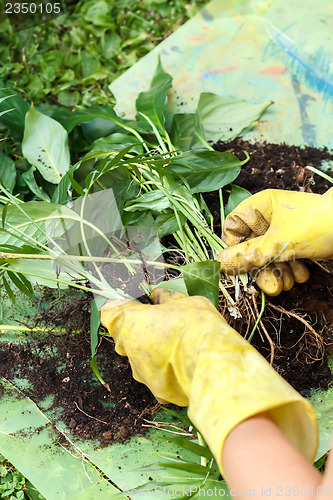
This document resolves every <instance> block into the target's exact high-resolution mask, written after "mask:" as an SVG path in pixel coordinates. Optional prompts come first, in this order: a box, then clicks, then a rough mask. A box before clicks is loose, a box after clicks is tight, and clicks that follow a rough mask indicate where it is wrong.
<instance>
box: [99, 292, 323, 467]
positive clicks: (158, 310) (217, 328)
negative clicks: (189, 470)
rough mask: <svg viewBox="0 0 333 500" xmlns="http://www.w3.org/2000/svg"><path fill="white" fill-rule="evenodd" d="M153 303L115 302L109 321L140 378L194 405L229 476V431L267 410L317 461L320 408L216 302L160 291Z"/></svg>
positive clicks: (165, 396) (104, 316) (160, 394)
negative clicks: (229, 320)
mask: <svg viewBox="0 0 333 500" xmlns="http://www.w3.org/2000/svg"><path fill="white" fill-rule="evenodd" d="M152 300H153V301H154V302H155V305H150V304H140V303H137V302H132V301H115V302H113V301H108V302H107V303H106V304H105V305H104V306H103V308H102V310H101V321H102V324H103V325H104V326H105V327H106V328H107V329H108V331H109V333H110V335H111V336H112V337H113V338H114V340H115V343H116V345H115V346H116V351H117V352H118V354H121V355H122V356H128V359H129V361H130V364H131V366H132V371H133V376H134V378H135V379H136V380H138V381H139V382H142V383H144V384H146V385H147V386H148V387H149V389H150V390H151V391H152V393H153V394H154V395H155V397H156V398H157V399H158V400H159V401H161V402H170V403H174V404H176V405H179V406H188V415H189V418H190V419H191V421H192V422H193V424H194V425H195V426H196V428H197V429H198V430H199V431H200V432H201V433H202V435H203V437H204V438H205V440H206V442H207V444H208V446H209V448H210V450H211V451H212V453H213V455H214V457H215V459H216V461H217V463H218V465H219V468H220V470H221V472H222V474H223V467H222V463H221V456H222V448H223V445H224V441H225V438H226V437H227V435H228V434H229V432H230V431H231V430H232V429H233V428H234V427H235V426H236V425H237V424H238V423H240V422H242V421H243V420H245V419H247V418H248V417H251V416H253V415H256V414H258V413H261V412H265V411H267V412H269V414H270V415H271V417H272V418H273V420H274V421H275V422H276V423H277V425H278V426H279V427H280V428H281V429H282V431H283V432H284V433H285V434H286V435H287V437H288V438H289V439H290V441H291V442H292V443H294V445H295V446H296V447H297V448H298V449H299V450H300V451H301V452H302V453H303V454H304V455H305V456H306V457H307V458H308V459H310V460H311V459H313V458H314V455H315V452H316V448H317V440H318V430H317V423H316V416H315V412H314V410H313V408H312V406H311V405H310V404H309V402H307V401H306V400H305V399H303V398H302V397H301V396H300V395H299V394H298V392H296V391H295V390H294V389H293V388H292V387H291V386H290V385H289V384H288V383H287V382H286V381H285V380H283V379H282V378H281V377H280V375H278V373H277V372H276V371H275V370H274V369H273V368H272V367H271V366H270V365H269V364H268V363H267V361H266V360H265V359H264V358H263V357H262V356H261V355H260V354H259V353H258V351H257V350H256V349H255V348H254V347H252V346H251V344H249V343H248V342H247V341H246V340H244V339H243V337H241V336H240V335H239V334H238V333H237V332H236V331H235V330H234V329H233V328H231V327H230V326H229V325H228V324H227V322H226V321H225V320H224V318H223V317H222V316H221V315H220V314H219V312H218V311H217V310H216V309H215V307H214V306H213V304H212V303H211V302H210V301H209V300H208V299H206V298H204V297H199V296H195V297H187V296H185V295H182V294H175V295H171V294H170V292H168V291H167V290H164V289H156V290H154V292H153V293H152ZM245 446H246V443H245Z"/></svg>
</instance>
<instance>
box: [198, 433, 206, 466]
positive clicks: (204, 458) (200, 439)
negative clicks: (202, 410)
mask: <svg viewBox="0 0 333 500" xmlns="http://www.w3.org/2000/svg"><path fill="white" fill-rule="evenodd" d="M197 437H198V443H199V444H200V446H205V441H204V440H203V437H202V436H201V434H200V432H199V431H197ZM200 458H201V460H200V463H201V465H202V466H203V467H206V466H207V458H206V457H200Z"/></svg>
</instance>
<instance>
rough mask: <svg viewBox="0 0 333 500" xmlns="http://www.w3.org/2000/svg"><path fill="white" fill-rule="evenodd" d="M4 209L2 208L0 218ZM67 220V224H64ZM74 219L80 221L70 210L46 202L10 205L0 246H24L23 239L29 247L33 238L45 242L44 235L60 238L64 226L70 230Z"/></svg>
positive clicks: (0, 208) (0, 234)
mask: <svg viewBox="0 0 333 500" xmlns="http://www.w3.org/2000/svg"><path fill="white" fill-rule="evenodd" d="M3 210H4V208H3V207H0V217H2V213H3ZM64 219H65V222H64ZM73 219H75V220H78V216H77V214H75V212H73V211H72V210H71V209H70V208H68V207H66V206H62V205H57V204H56V203H48V202H44V201H28V202H27V203H21V204H20V205H19V206H18V207H17V206H15V205H10V206H9V207H8V209H7V212H6V216H5V220H4V227H5V229H6V232H5V231H3V229H2V230H0V245H4V244H6V245H19V246H21V245H22V239H23V241H24V240H25V243H27V244H28V245H33V243H31V238H32V239H34V240H35V241H41V242H45V241H46V240H47V237H46V236H45V235H44V232H45V230H46V229H47V232H48V234H50V235H51V234H52V236H53V237H54V236H60V235H62V234H63V233H64V224H66V227H67V228H68V227H69V226H70V225H71V224H72V223H73Z"/></svg>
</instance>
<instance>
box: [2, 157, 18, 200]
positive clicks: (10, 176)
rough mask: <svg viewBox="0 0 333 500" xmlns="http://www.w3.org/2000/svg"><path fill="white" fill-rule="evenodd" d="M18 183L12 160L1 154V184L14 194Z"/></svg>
mask: <svg viewBox="0 0 333 500" xmlns="http://www.w3.org/2000/svg"><path fill="white" fill-rule="evenodd" d="M15 182H16V167H15V163H14V162H13V160H12V159H11V158H9V157H8V156H6V155H4V154H3V153H0V184H2V185H3V186H4V187H5V188H6V189H8V191H10V192H12V191H13V189H14V186H15Z"/></svg>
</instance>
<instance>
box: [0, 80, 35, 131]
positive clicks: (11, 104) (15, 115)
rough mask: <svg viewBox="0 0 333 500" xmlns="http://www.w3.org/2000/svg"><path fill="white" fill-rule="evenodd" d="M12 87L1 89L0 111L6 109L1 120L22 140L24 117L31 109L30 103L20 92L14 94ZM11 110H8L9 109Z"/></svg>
mask: <svg viewBox="0 0 333 500" xmlns="http://www.w3.org/2000/svg"><path fill="white" fill-rule="evenodd" d="M12 94H13V91H12V90H11V89H0V113H2V112H3V111H6V114H3V115H2V116H1V118H0V121H1V122H2V123H3V124H4V125H6V127H8V128H9V129H10V131H11V133H12V134H13V137H14V138H15V139H17V140H21V139H22V137H23V131H24V117H25V114H26V112H27V111H28V109H29V104H28V103H27V102H25V100H24V99H23V98H22V97H21V95H20V94H15V95H14V96H13V95H12ZM13 108H14V110H13ZM9 110H10V112H7V111H9Z"/></svg>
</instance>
